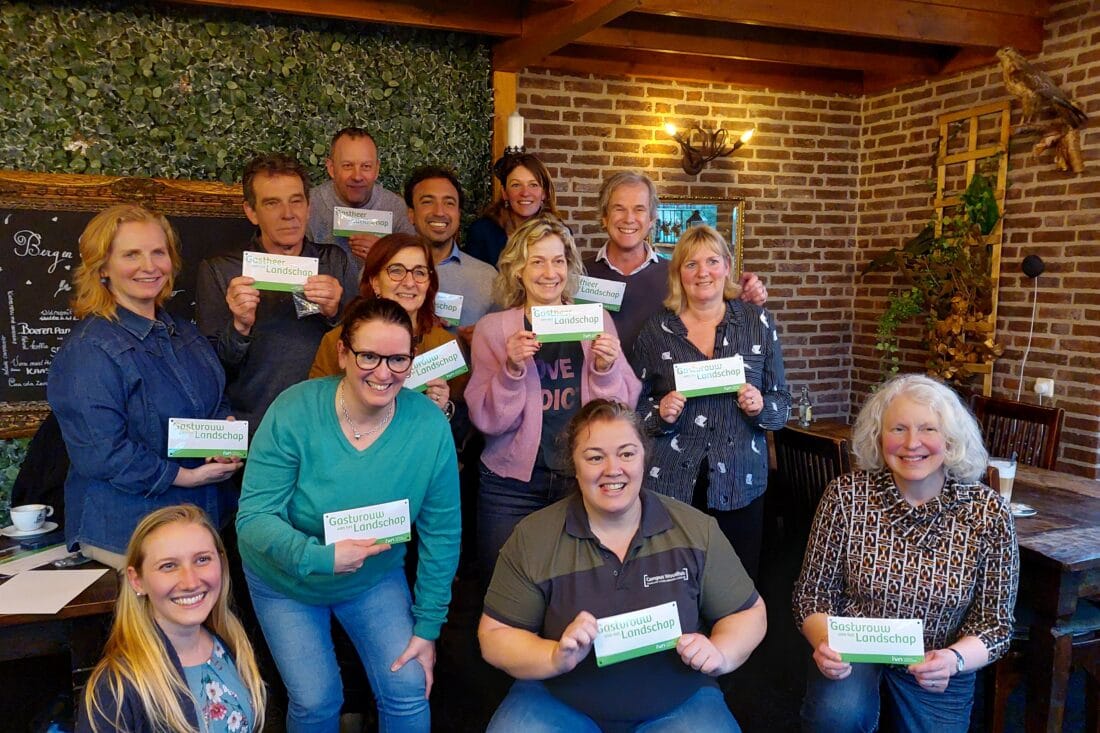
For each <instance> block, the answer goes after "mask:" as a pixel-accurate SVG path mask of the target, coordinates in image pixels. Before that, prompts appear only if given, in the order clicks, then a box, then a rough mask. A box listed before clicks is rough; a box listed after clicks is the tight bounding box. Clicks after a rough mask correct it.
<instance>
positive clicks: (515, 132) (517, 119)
mask: <svg viewBox="0 0 1100 733" xmlns="http://www.w3.org/2000/svg"><path fill="white" fill-rule="evenodd" d="M508 147H509V148H522V147H523V115H521V114H520V113H519V112H513V113H512V114H510V115H508Z"/></svg>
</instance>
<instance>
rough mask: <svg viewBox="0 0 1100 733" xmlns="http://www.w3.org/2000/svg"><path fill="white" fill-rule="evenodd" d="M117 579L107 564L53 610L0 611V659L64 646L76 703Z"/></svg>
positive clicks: (97, 652) (96, 653)
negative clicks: (85, 586)
mask: <svg viewBox="0 0 1100 733" xmlns="http://www.w3.org/2000/svg"><path fill="white" fill-rule="evenodd" d="M7 544H10V540H8V539H7V538H0V547H4V546H6V545H7ZM47 567H49V566H47ZM102 567H103V566H102V565H100V564H99V563H95V562H91V563H87V564H85V565H81V566H80V568H81V569H89V570H94V569H97V568H102ZM2 571H3V566H2V565H0V572H2ZM118 583H119V581H118V575H117V573H115V572H114V570H111V569H108V571H107V572H106V573H104V574H103V575H102V576H101V577H99V578H98V579H97V580H96V582H94V583H92V585H90V586H88V587H87V588H85V589H84V591H83V592H82V593H81V594H80V595H78V596H77V597H76V598H74V599H73V600H71V601H69V603H68V604H67V605H66V606H65V607H64V608H62V609H61V610H60V611H58V612H57V613H55V614H13V615H0V662H8V661H12V660H15V659H26V658H28V657H39V656H44V655H47V654H59V653H64V652H66V651H67V652H68V653H69V659H70V670H71V673H72V687H73V693H74V702H79V692H80V690H81V689H82V688H83V687H84V683H85V682H86V681H87V679H88V675H89V674H90V673H91V671H92V668H93V667H95V665H96V663H97V662H98V661H99V658H100V656H102V654H103V644H104V642H105V641H106V640H107V632H108V630H109V627H110V621H111V614H112V613H113V612H114V608H115V600H116V599H117V598H118Z"/></svg>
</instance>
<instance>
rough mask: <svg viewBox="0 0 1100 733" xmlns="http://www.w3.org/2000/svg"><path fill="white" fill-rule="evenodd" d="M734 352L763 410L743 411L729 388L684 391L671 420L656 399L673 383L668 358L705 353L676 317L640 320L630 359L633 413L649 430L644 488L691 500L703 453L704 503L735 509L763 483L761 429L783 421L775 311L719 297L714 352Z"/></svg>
mask: <svg viewBox="0 0 1100 733" xmlns="http://www.w3.org/2000/svg"><path fill="white" fill-rule="evenodd" d="M735 354H740V355H741V357H742V358H743V359H744V360H745V379H746V380H748V382H749V383H750V384H752V385H753V386H755V387H756V388H757V389H759V390H760V393H761V395H763V398H764V409H763V410H762V411H761V412H760V414H759V415H757V416H756V417H749V416H748V415H746V414H745V413H744V412H742V411H741V408H739V407H738V406H737V396H736V395H734V394H717V395H706V396H704V397H691V398H689V399H688V401H687V405H685V407H684V410H683V412H681V413H680V417H679V418H678V419H677V420H676V422H675V423H673V424H669V423H666V422H665V421H664V420H662V419H661V416H660V414H658V410H659V408H660V404H661V398H662V397H664V396H665V395H666V394H668V393H669V392H671V391H673V390H674V389H676V378H675V375H674V374H673V369H672V367H673V365H674V364H677V363H679V362H686V361H702V360H704V359H706V358H707V357H706V355H704V354H703V353H702V352H700V351H699V349H698V348H696V347H695V344H693V343H691V341H689V340H688V337H687V326H685V325H684V322H683V321H681V320H680V316H678V315H676V314H675V313H673V312H672V311H668V310H663V311H661V312H660V313H658V314H656V315H655V316H653V317H652V318H650V319H649V320H648V321H646V324H645V325H644V326H643V327H642V332H641V333H640V334H639V335H638V340H637V342H636V343H635V344H634V357H633V359H632V360H631V363H632V365H633V366H634V371H635V372H637V374H638V378H639V379H641V380H642V397H641V399H640V400H639V402H638V412H639V413H640V414H641V416H642V418H643V421H644V423H645V427H646V430H647V431H648V432H649V433H650V434H652V435H655V436H657V437H656V440H655V441H654V442H655V445H654V449H653V459H652V463H651V466H650V469H649V474H648V476H647V477H646V480H645V488H647V489H650V490H651V491H656V492H657V493H659V494H664V495H665V496H671V497H673V498H674V499H679V500H680V501H683V502H686V503H688V504H690V503H691V498H692V493H693V491H694V488H695V482H696V479H697V478H698V476H699V465H700V464H701V463H702V462H703V459H704V458H706V459H707V464H708V467H709V470H710V485H709V488H708V489H707V506H708V507H710V508H712V509H718V510H720V511H729V510H731V509H740V508H742V507H744V506H747V505H748V504H750V503H751V502H752V501H753V500H755V499H757V498H759V497H760V496H761V495H762V494H763V493H764V489H766V488H767V485H768V442H767V435H766V434H765V431H767V430H778V429H779V428H781V427H783V426H784V425H785V424H786V423H787V416H788V413H789V412H790V407H791V393H790V390H789V389H788V388H787V383H786V377H785V375H784V370H783V352H782V350H781V349H780V347H779V333H778V332H777V330H776V327H775V317H774V315H772V314H771V313H769V312H768V311H766V310H764V309H763V308H760V307H759V306H755V305H750V304H749V303H745V302H743V301H740V300H730V301H727V302H726V315H725V318H723V319H722V321H721V322H720V323H719V324H718V326H717V327H716V328H715V338H714V356H713V357H712V358H714V359H722V358H725V357H728V356H734V355H735Z"/></svg>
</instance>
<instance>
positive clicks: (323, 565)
mask: <svg viewBox="0 0 1100 733" xmlns="http://www.w3.org/2000/svg"><path fill="white" fill-rule="evenodd" d="M382 241H383V240H379V242H382ZM377 246H378V245H377V244H376V245H375V247H377ZM372 252H373V250H372ZM413 341H414V337H413V325H412V321H411V319H410V318H409V315H408V313H406V311H405V309H404V308H403V307H402V306H400V305H398V304H397V303H395V302H393V301H392V300H388V299H386V298H359V299H357V300H355V301H353V302H352V304H351V305H350V306H349V307H348V310H347V312H346V313H345V314H344V320H343V331H342V332H341V335H340V341H339V343H338V344H337V359H338V360H339V363H340V367H341V373H340V374H339V375H335V376H331V377H326V378H323V379H311V380H308V381H306V382H302V383H300V384H297V385H295V386H293V387H291V388H290V389H288V390H286V391H285V392H283V393H282V394H281V395H280V396H279V397H278V399H276V400H275V402H274V403H273V404H272V406H271V408H270V409H269V410H268V412H267V414H266V415H265V417H264V420H263V422H262V423H261V424H260V428H259V430H258V432H257V433H256V437H255V439H254V440H253V441H252V445H251V447H250V450H249V454H248V466H247V468H246V470H245V476H244V485H243V487H242V489H241V501H240V511H239V513H238V515H237V532H238V536H239V537H240V549H241V557H242V559H243V561H244V570H245V578H246V580H247V581H248V587H249V591H250V592H251V594H252V602H253V605H254V606H255V608H256V616H257V618H259V621H260V626H261V627H262V628H263V631H264V636H265V638H266V639H267V643H268V646H269V647H270V648H271V652H272V655H273V656H274V658H275V663H276V665H277V666H278V668H279V674H280V675H281V676H282V678H283V682H285V683H286V687H287V692H288V696H289V706H288V710H287V730H289V731H299V730H310V731H314V730H316V731H336V730H337V729H338V727H339V717H340V706H341V704H342V702H343V693H342V689H341V683H340V673H339V669H338V667H337V663H336V657H335V654H334V653H333V642H332V632H331V623H332V616H335V617H336V618H337V619H338V620H339V621H340V624H341V626H343V627H344V629H345V630H346V631H347V633H348V635H349V636H350V637H351V640H352V642H353V643H354V645H355V648H356V649H357V650H358V652H359V657H360V659H361V660H362V662H363V667H364V668H365V671H366V673H367V678H368V679H369V680H370V683H371V687H372V688H373V690H374V694H375V698H376V700H377V703H378V714H379V721H380V727H381V729H382V730H400V731H424V732H425V733H426V732H427V731H428V730H429V729H430V725H431V717H430V713H429V710H428V699H427V698H428V694H429V693H430V692H431V687H432V672H433V667H434V664H435V639H436V638H437V637H438V636H439V629H440V627H441V626H442V625H443V620H444V619H445V617H446V614H447V605H448V603H449V602H450V596H451V590H450V589H451V581H452V579H453V577H454V574H455V569H456V567H457V565H458V550H459V525H460V521H459V494H458V463H457V460H456V456H455V447H454V442H453V440H452V439H451V433H450V430H449V427H448V424H447V420H446V419H445V418H444V416H443V415H442V413H441V412H440V410H439V409H437V407H435V406H433V405H432V403H431V402H429V401H428V400H427V399H425V398H424V397H423V396H422V395H420V394H417V393H415V392H412V391H410V390H403V389H402V388H401V387H402V385H403V384H404V382H405V378H406V377H407V376H408V373H409V369H410V368H411V366H412V360H413V356H414V353H415V349H414V346H413ZM400 501H407V502H408V506H407V510H408V516H409V520H410V521H411V523H412V524H415V526H416V529H417V530H418V533H419V542H420V554H419V560H418V563H417V568H416V579H415V588H414V593H413V594H412V595H410V593H409V586H408V583H407V582H406V580H405V573H404V570H403V565H404V557H405V545H404V544H401V543H398V544H392V545H391V544H386V542H385V541H384V540H382V539H381V538H383V537H385V536H386V535H384V534H381V533H377V532H373V531H371V530H364V531H362V532H358V533H357V534H356V537H355V538H354V539H338V538H336V537H333V536H332V533H333V530H334V528H336V527H340V526H345V525H344V523H343V520H341V519H338V518H336V517H332V516H328V517H327V516H326V515H330V514H331V513H333V512H344V511H348V510H359V511H358V512H355V513H354V515H342V516H343V518H344V520H346V519H348V518H349V517H350V516H355V515H358V516H360V517H362V516H366V517H367V519H370V520H374V519H376V518H377V517H378V516H379V514H378V512H379V511H380V509H379V507H378V506H377V505H380V504H388V503H391V502H400ZM357 521H359V520H357ZM361 521H366V520H361ZM385 521H387V522H389V521H390V520H388V519H387V520H385ZM353 524H354V523H353ZM387 526H389V525H387ZM376 534H377V536H376ZM414 598H415V600H414Z"/></svg>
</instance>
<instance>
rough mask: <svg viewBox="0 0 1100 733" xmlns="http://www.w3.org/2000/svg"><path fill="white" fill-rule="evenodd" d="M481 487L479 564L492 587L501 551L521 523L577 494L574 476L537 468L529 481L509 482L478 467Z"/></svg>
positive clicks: (517, 480) (478, 539)
mask: <svg viewBox="0 0 1100 733" xmlns="http://www.w3.org/2000/svg"><path fill="white" fill-rule="evenodd" d="M478 468H479V469H480V474H481V475H480V478H481V483H480V485H479V486H478V496H477V562H478V568H479V569H480V571H481V577H482V584H483V585H485V586H488V585H489V580H490V579H491V578H492V577H493V568H494V567H496V564H497V555H499V554H500V548H502V547H504V543H505V542H507V541H508V538H509V537H511V536H512V530H513V529H515V528H516V525H517V524H519V520H521V519H523V518H524V517H526V516H527V515H528V514H531V513H532V512H536V511H538V510H539V509H543V508H545V507H548V506H550V505H551V504H553V503H554V502H556V501H558V500H559V499H564V498H565V497H567V496H569V495H570V494H571V493H573V492H574V491H575V490H576V486H577V482H576V481H575V480H574V479H573V477H572V476H566V475H564V474H560V473H556V472H554V471H550V470H548V469H545V468H539V467H538V466H536V467H535V469H534V470H533V471H532V472H531V480H530V481H520V480H519V479H514V478H506V477H504V476H501V475H499V474H496V473H493V472H492V471H490V470H489V469H488V468H486V467H485V464H484V463H482V464H480V466H478Z"/></svg>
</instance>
